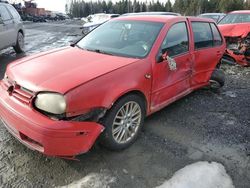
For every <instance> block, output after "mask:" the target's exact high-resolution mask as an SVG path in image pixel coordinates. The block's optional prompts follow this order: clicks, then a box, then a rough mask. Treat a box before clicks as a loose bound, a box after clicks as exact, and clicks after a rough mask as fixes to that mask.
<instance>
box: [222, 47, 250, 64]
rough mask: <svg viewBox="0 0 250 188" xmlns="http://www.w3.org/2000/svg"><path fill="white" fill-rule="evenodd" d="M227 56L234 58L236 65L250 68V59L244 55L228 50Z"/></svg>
mask: <svg viewBox="0 0 250 188" xmlns="http://www.w3.org/2000/svg"><path fill="white" fill-rule="evenodd" d="M225 55H228V56H230V57H232V58H233V59H234V60H235V62H236V63H238V64H239V65H242V66H246V67H247V66H250V57H247V56H245V55H242V54H235V53H234V51H232V50H229V49H226V52H225Z"/></svg>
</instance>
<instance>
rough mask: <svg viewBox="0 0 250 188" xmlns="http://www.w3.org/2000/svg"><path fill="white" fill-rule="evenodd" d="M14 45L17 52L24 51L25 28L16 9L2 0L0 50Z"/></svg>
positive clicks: (0, 5)
mask: <svg viewBox="0 0 250 188" xmlns="http://www.w3.org/2000/svg"><path fill="white" fill-rule="evenodd" d="M11 46H12V47H13V48H14V50H15V51H16V53H22V52H23V51H24V28H23V23H22V20H21V17H20V15H19V14H18V12H17V11H16V9H15V8H14V7H13V6H12V5H10V4H8V3H4V2H1V0H0V50H2V49H4V48H8V47H11Z"/></svg>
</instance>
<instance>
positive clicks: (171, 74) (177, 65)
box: [151, 19, 193, 111]
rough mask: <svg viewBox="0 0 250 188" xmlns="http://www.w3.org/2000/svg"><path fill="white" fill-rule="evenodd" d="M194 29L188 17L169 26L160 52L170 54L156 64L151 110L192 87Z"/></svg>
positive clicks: (172, 99) (165, 103) (162, 105)
mask: <svg viewBox="0 0 250 188" xmlns="http://www.w3.org/2000/svg"><path fill="white" fill-rule="evenodd" d="M189 39H190V32H189V28H188V24H187V22H186V19H183V20H182V21H181V20H180V21H179V22H177V23H176V22H175V23H173V24H172V25H170V27H169V28H168V29H167V31H166V34H165V38H164V40H163V41H162V44H161V47H160V49H159V54H158V56H161V54H164V53H165V52H167V58H166V59H165V60H163V61H160V62H156V63H155V66H154V68H153V78H154V79H153V85H152V99H151V110H152V111H156V110H158V109H160V108H162V107H164V106H165V105H167V104H168V103H170V102H172V101H174V100H176V99H177V98H179V97H180V96H182V95H184V94H185V92H186V91H188V90H189V87H190V77H191V74H192V71H191V70H192V64H193V62H192V61H193V59H192V55H191V53H190V40H189Z"/></svg>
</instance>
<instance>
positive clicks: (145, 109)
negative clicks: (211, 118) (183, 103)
mask: <svg viewBox="0 0 250 188" xmlns="http://www.w3.org/2000/svg"><path fill="white" fill-rule="evenodd" d="M224 51H225V42H224V40H223V37H221V34H220V32H219V30H218V28H217V26H216V24H215V22H213V21H212V20H210V19H203V18H186V17H181V16H165V15H164V16H150V15H149V16H126V17H125V16H124V17H120V18H116V19H113V20H111V21H109V22H107V23H105V24H103V25H101V26H100V27H98V28H96V29H95V30H93V31H92V32H90V33H89V34H88V35H86V36H85V37H84V38H82V39H81V40H80V41H78V42H77V43H76V44H74V45H72V46H71V47H65V48H61V49H56V50H53V51H50V52H45V53H41V54H38V55H33V56H30V57H27V58H24V59H21V60H18V61H16V62H13V63H11V64H10V65H9V66H8V67H7V70H6V74H5V77H4V79H3V80H2V81H1V82H0V116H1V119H2V121H3V123H4V125H5V126H6V128H7V129H8V130H9V132H10V133H12V134H13V135H14V136H15V137H16V138H17V139H18V140H19V141H21V142H22V143H23V144H25V145H26V146H28V147H29V148H31V149H34V150H38V151H40V152H42V153H44V154H46V155H49V156H58V157H71V156H75V155H78V154H81V153H84V152H87V151H88V150H89V149H90V148H91V146H92V145H93V144H94V143H95V141H96V139H97V138H99V141H100V143H101V144H102V145H104V146H105V147H107V148H109V149H112V150H120V149H124V148H126V147H128V146H129V145H131V144H132V143H133V142H134V141H135V139H136V138H137V136H138V133H139V131H140V129H141V127H142V124H143V121H144V118H145V116H148V115H150V114H152V113H154V112H156V111H158V110H160V109H162V108H164V107H165V106H167V105H168V104H170V103H172V102H174V101H176V100H177V99H180V98H181V97H183V96H185V95H187V94H189V93H191V92H192V91H193V90H195V89H198V88H201V87H204V86H208V85H210V84H211V86H213V87H215V88H218V87H221V86H223V84H224V78H223V74H222V72H221V71H220V70H219V69H218V68H217V67H218V62H219V61H220V59H221V57H222V55H223V53H224Z"/></svg>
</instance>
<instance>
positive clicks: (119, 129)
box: [100, 94, 146, 151]
mask: <svg viewBox="0 0 250 188" xmlns="http://www.w3.org/2000/svg"><path fill="white" fill-rule="evenodd" d="M129 105H130V106H129ZM127 107H130V108H128V109H130V110H128V112H129V111H131V112H134V113H133V115H131V114H129V113H125V109H126V108H127ZM132 107H133V108H132ZM123 114H124V115H123ZM125 114H128V115H129V116H130V117H129V116H127V115H125ZM145 114H146V107H145V103H144V100H143V99H142V98H141V97H140V96H139V95H135V94H131V95H127V96H124V97H123V98H121V99H119V100H118V101H117V102H116V103H115V104H114V105H113V107H112V108H111V109H110V110H109V111H108V112H107V114H106V115H105V117H104V118H103V120H102V124H103V125H104V126H105V130H104V132H103V133H102V135H101V137H100V144H101V145H103V146H104V147H106V148H107V149H110V150H113V151H118V150H122V149H126V148H127V147H129V146H130V145H132V144H133V143H134V142H135V140H136V139H137V137H138V134H139V132H140V130H141V127H142V125H143V123H144V118H145ZM126 116H127V117H126ZM133 119H134V120H133ZM122 135H123V136H122ZM126 136H127V139H126Z"/></svg>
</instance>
